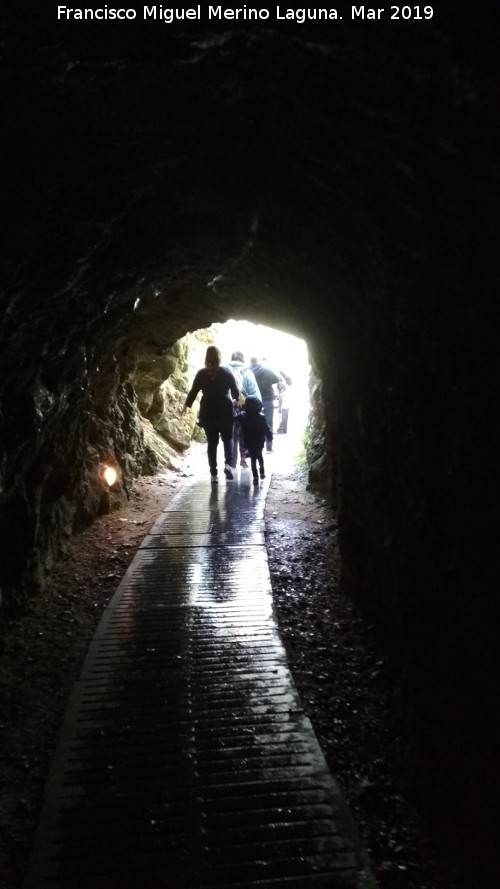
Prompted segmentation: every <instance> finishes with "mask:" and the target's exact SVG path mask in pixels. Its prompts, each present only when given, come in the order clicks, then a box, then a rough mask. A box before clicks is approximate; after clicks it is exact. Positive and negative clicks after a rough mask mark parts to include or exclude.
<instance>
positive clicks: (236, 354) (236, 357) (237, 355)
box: [231, 352, 245, 361]
mask: <svg viewBox="0 0 500 889" xmlns="http://www.w3.org/2000/svg"><path fill="white" fill-rule="evenodd" d="M244 360H245V358H244V357H243V352H233V354H232V355H231V361H244Z"/></svg>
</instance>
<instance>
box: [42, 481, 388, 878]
mask: <svg viewBox="0 0 500 889" xmlns="http://www.w3.org/2000/svg"><path fill="white" fill-rule="evenodd" d="M266 492H267V481H266V482H264V483H263V484H262V485H261V486H259V487H257V488H254V486H253V485H252V484H251V479H250V473H249V472H248V471H246V472H242V473H241V477H239V478H236V479H235V481H234V482H226V481H225V480H223V481H221V483H220V484H219V486H218V487H211V486H210V484H209V482H208V481H207V480H205V479H203V480H199V478H193V479H191V480H189V481H187V482H186V484H185V485H184V486H183V488H182V489H181V490H180V491H179V492H178V493H177V494H176V495H175V497H174V498H173V499H172V500H171V502H170V504H169V505H168V507H167V509H166V510H165V512H163V513H162V514H161V516H160V517H159V519H158V520H157V522H156V524H155V526H154V528H153V529H152V531H151V534H149V535H148V536H147V538H146V539H145V540H144V543H143V544H142V546H141V548H140V550H139V551H138V553H137V555H136V557H135V559H134V560H133V562H132V563H131V565H130V567H129V569H128V571H127V573H126V574H125V576H124V578H123V580H122V582H121V583H120V586H119V587H118V589H117V590H116V593H115V595H114V597H113V599H112V600H111V602H110V605H109V606H108V608H107V609H106V611H105V613H104V615H103V618H102V621H101V623H100V625H99V627H98V629H97V632H96V634H95V637H94V639H93V641H92V643H91V645H90V648H89V652H88V655H87V658H86V661H85V664H84V666H83V669H82V672H81V676H80V678H79V681H78V682H77V684H76V687H75V689H74V692H73V694H72V696H71V698H70V701H69V704H68V708H67V713H66V717H65V720H64V724H63V727H62V733H61V738H60V743H59V747H58V750H57V752H56V756H55V759H54V764H53V768H52V770H51V774H50V776H49V781H48V784H47V788H46V794H45V802H44V807H43V811H42V816H41V820H40V825H39V829H38V833H37V837H36V840H35V845H34V850H33V855H32V859H31V863H30V867H29V869H28V875H27V879H26V883H25V889H49V887H50V889H200V887H203V889H216V887H225V889H251V887H252V889H285V887H290V889H292V887H296V889H313V887H314V889H326V887H328V889H346V887H350V889H354V887H355V889H361V887H363V889H373V887H374V886H375V882H374V880H373V878H372V876H371V874H370V872H369V870H368V869H367V867H366V861H365V857H364V854H363V852H362V851H361V850H360V848H359V845H358V843H357V840H356V831H355V828H354V825H353V823H352V821H351V819H350V817H349V814H348V813H347V810H346V808H345V806H344V803H343V800H342V798H341V796H340V793H339V790H338V787H337V785H336V783H335V781H334V779H333V778H332V776H331V774H330V773H329V771H328V769H327V767H326V763H325V761H324V758H323V755H322V753H321V750H320V748H319V746H318V743H317V740H316V737H315V735H314V733H313V731H312V728H311V725H310V723H309V720H308V719H307V717H306V716H305V715H304V711H303V709H302V705H301V702H300V700H299V698H298V695H297V692H296V690H295V687H294V684H293V681H292V678H291V675H290V671H289V668H288V665H287V660H286V656H285V651H284V649H283V645H282V643H281V640H280V637H279V635H278V631H277V625H276V621H275V618H274V615H273V610H272V599H271V587H270V579H269V572H268V566H267V556H266V548H265V543H264V504H265V495H266Z"/></svg>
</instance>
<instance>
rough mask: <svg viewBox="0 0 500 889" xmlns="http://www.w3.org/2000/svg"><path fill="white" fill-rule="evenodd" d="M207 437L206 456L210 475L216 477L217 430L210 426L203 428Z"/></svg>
mask: <svg viewBox="0 0 500 889" xmlns="http://www.w3.org/2000/svg"><path fill="white" fill-rule="evenodd" d="M205 434H206V436H207V456H208V465H209V467H210V475H217V447H218V445H219V430H218V429H217V428H216V427H215V426H212V425H207V426H205Z"/></svg>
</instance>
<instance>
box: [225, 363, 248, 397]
mask: <svg viewBox="0 0 500 889" xmlns="http://www.w3.org/2000/svg"><path fill="white" fill-rule="evenodd" d="M228 369H229V370H230V371H231V373H232V375H233V377H234V379H235V380H236V385H237V387H238V390H239V393H240V399H239V402H240V406H241V405H242V404H243V403H244V401H245V396H244V395H243V374H244V373H245V370H246V368H245V367H234V365H233V364H230V365H229V366H228Z"/></svg>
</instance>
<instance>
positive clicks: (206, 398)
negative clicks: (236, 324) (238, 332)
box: [182, 346, 240, 483]
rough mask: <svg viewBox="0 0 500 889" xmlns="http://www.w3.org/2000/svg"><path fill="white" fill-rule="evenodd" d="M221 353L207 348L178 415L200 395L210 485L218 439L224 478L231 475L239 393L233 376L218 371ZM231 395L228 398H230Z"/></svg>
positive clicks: (216, 349) (215, 462)
mask: <svg viewBox="0 0 500 889" xmlns="http://www.w3.org/2000/svg"><path fill="white" fill-rule="evenodd" d="M220 363H221V353H220V350H219V349H218V348H217V346H209V347H208V349H207V352H206V356H205V367H202V368H201V370H199V371H198V373H197V374H196V376H195V378H194V381H193V385H192V386H191V389H190V390H189V392H188V395H187V398H186V401H185V404H184V407H183V409H182V412H183V413H185V412H186V411H187V409H188V408H189V407H191V405H192V404H193V402H194V400H195V398H196V396H197V395H198V392H199V391H200V390H201V391H202V393H203V395H202V397H201V402H200V413H199V417H198V424H199V425H200V426H201V427H202V428H203V429H204V430H205V434H206V436H207V442H208V446H207V454H208V465H209V467H210V475H211V476H212V483H217V481H218V478H217V447H218V445H219V436H220V438H221V439H222V443H223V445H224V460H225V463H224V475H225V476H226V478H228V479H231V478H232V477H233V472H232V468H231V464H232V462H233V423H234V403H233V400H232V399H231V395H232V396H233V399H234V402H237V401H238V398H239V394H240V393H239V390H238V387H237V385H236V380H235V379H234V376H233V374H232V373H231V371H229V370H228V369H227V368H226V367H221V366H220ZM230 393H231V394H230Z"/></svg>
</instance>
